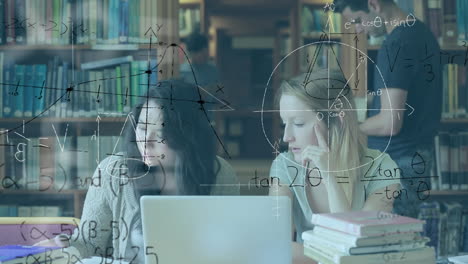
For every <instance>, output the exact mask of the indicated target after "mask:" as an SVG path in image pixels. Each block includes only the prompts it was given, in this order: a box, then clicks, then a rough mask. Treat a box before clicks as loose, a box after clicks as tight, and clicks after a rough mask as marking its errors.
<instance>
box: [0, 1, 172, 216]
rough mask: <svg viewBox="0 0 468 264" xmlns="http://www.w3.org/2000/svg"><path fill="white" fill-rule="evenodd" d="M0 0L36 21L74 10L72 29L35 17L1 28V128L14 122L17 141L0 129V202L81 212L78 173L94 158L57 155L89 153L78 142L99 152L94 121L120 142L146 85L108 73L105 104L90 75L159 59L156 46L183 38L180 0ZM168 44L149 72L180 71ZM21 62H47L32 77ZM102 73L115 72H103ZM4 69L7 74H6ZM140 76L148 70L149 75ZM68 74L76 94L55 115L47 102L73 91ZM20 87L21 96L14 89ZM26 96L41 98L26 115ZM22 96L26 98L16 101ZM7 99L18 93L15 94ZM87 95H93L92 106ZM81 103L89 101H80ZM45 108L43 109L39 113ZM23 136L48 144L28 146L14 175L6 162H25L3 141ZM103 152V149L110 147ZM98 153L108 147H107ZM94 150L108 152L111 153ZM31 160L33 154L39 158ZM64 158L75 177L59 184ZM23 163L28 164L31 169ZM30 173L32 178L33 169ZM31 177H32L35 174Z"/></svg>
mask: <svg viewBox="0 0 468 264" xmlns="http://www.w3.org/2000/svg"><path fill="white" fill-rule="evenodd" d="M0 3H2V4H4V5H8V4H10V5H11V4H14V5H15V6H14V7H15V8H16V10H17V12H15V13H9V12H5V13H4V14H3V13H2V15H5V16H8V17H4V20H5V21H9V20H8V19H12V17H11V16H12V15H18V16H23V15H24V16H25V18H29V19H30V21H35V22H36V21H37V22H38V23H39V22H40V21H47V20H49V21H55V20H56V19H55V18H56V17H63V18H67V17H68V18H69V19H68V20H64V21H61V22H63V23H62V25H64V26H68V28H69V30H68V32H67V33H63V34H57V33H54V32H53V31H52V32H49V30H47V29H46V28H44V27H42V26H41V27H38V28H36V29H35V30H33V28H32V27H27V28H21V27H14V28H13V27H2V28H0V41H1V43H0V53H1V54H2V55H1V56H0V57H1V62H0V66H1V69H0V76H1V79H2V80H1V83H2V89H1V95H0V103H1V105H0V106H1V107H0V128H1V129H2V130H5V129H13V128H17V130H15V131H11V132H10V133H9V134H8V137H9V140H11V141H10V142H15V143H13V144H11V143H9V144H5V143H6V142H7V141H6V139H5V135H2V136H0V138H1V142H2V146H0V163H1V164H0V165H1V166H0V183H1V184H0V195H1V197H2V201H1V202H0V209H1V210H0V212H2V213H4V212H5V208H6V209H7V210H8V209H9V208H8V207H16V209H15V208H12V209H14V210H16V212H17V210H18V207H22V208H23V209H27V208H28V207H44V206H49V205H50V206H52V207H53V208H52V209H58V210H55V212H57V216H74V217H78V218H79V217H81V212H82V206H83V204H84V199H85V197H86V185H82V186H80V185H79V183H78V182H77V181H78V180H79V179H80V178H81V179H82V180H83V179H86V177H90V176H92V173H93V171H94V169H95V165H96V164H94V165H93V163H92V162H90V161H88V163H87V164H85V165H86V166H84V167H86V168H84V169H83V170H82V168H77V167H76V165H75V166H74V167H70V168H66V166H65V165H64V164H63V163H61V162H64V161H63V160H61V159H63V158H64V157H61V156H65V157H68V158H70V157H73V158H75V159H80V158H83V156H80V155H81V154H76V153H75V154H71V153H72V152H73V148H74V149H75V150H76V149H84V148H88V147H89V152H90V153H91V152H93V151H94V149H92V147H94V146H91V142H90V141H89V138H92V137H93V135H96V130H97V127H99V128H98V129H99V135H100V136H101V140H104V142H106V140H107V142H108V143H109V144H108V145H114V143H115V137H116V136H118V135H119V133H120V131H121V129H122V126H123V125H124V123H125V121H126V112H128V110H129V109H130V107H131V106H133V105H134V104H135V103H136V101H137V100H136V99H137V98H138V96H140V95H141V94H142V93H143V91H142V89H141V88H140V87H139V85H138V83H139V81H140V80H139V79H137V80H136V82H134V83H131V80H130V78H120V79H122V81H119V82H118V81H116V79H114V80H115V81H114V82H112V83H111V82H109V83H107V84H105V83H102V87H107V88H108V89H109V90H108V91H109V92H108V93H107V95H105V94H106V93H104V92H103V93H102V94H101V97H100V99H101V100H102V101H103V102H105V101H106V100H107V105H106V108H104V109H100V108H99V104H97V105H96V101H97V98H98V97H99V96H98V95H99V92H97V91H98V90H96V88H98V86H99V85H98V84H97V81H96V82H89V81H90V80H91V81H92V80H98V79H99V80H100V79H106V78H107V79H108V80H112V76H130V75H133V74H134V73H135V72H136V73H137V74H138V73H139V72H144V70H145V69H146V68H147V59H148V56H150V57H151V58H152V60H153V62H152V65H155V63H156V61H159V60H160V57H157V56H158V55H159V54H161V53H162V51H164V50H165V49H167V48H168V46H169V44H170V43H178V42H179V41H178V39H179V34H178V33H179V32H178V30H176V29H177V28H178V19H175V18H177V15H178V10H179V3H178V1H175V0H169V1H166V0H165V1H151V0H142V1H131V2H130V1H115V0H103V1H82V0H77V1H65V0H63V1H62V0H60V1H47V2H46V1H24V0H20V1H0ZM41 5H44V6H41ZM49 5H51V6H49ZM7 7H8V6H6V8H7ZM59 7H60V8H59ZM106 10H107V11H106ZM22 12H24V14H22ZM59 33H61V32H59ZM150 38H151V44H150ZM168 53H169V54H168V55H167V56H166V58H165V59H164V61H162V63H161V64H160V65H159V66H158V71H156V72H153V73H152V76H153V77H152V78H151V82H156V81H157V80H158V79H166V78H169V77H171V75H172V73H171V71H170V70H169V69H170V68H171V67H175V68H176V70H175V71H174V74H177V72H178V62H176V63H175V64H172V63H171V58H172V56H174V55H172V54H171V53H172V52H168ZM129 56H131V59H129V60H128V61H125V60H123V61H121V62H116V63H115V64H114V65H108V66H107V67H104V68H105V69H106V70H104V68H90V69H88V70H85V69H82V68H81V66H82V65H83V64H85V63H89V62H95V61H100V62H102V61H103V60H108V59H114V58H128V57H129ZM54 60H55V61H54ZM137 61H141V64H140V65H138V64H137V63H136V62H137ZM54 62H55V63H56V64H55V65H54V64H53V63H54ZM144 64H146V66H144ZM18 65H22V67H24V68H25V69H36V68H35V67H36V65H44V66H45V72H44V74H45V75H44V76H43V77H41V76H40V75H35V74H37V73H40V72H39V71H37V72H36V71H33V73H32V75H31V76H32V77H31V78H32V81H31V82H29V83H27V80H28V78H29V77H27V75H26V74H28V72H27V71H25V72H24V73H23V75H20V74H18V75H17V74H16V73H17V71H16V69H20V68H18V67H17V66H18ZM65 65H66V66H65ZM132 65H133V66H134V68H133V69H132V68H131V66H132ZM138 66H140V67H138ZM37 68H39V67H37ZM140 68H141V69H140ZM59 69H60V71H61V72H59ZM132 70H134V72H132ZM105 71H106V72H105ZM5 72H9V74H8V75H6V74H5ZM12 72H13V73H12ZM91 73H92V74H91ZM119 73H120V75H119ZM74 74H75V75H74ZM99 74H101V78H96V77H99V76H100V75H99ZM102 74H104V75H105V74H111V75H108V76H107V77H106V76H104V75H102ZM49 75H50V76H49ZM7 76H8V78H6V77H7ZM143 76H144V77H146V75H143ZM54 78H55V79H54ZM59 78H61V79H59ZM124 79H128V80H127V81H128V82H127V81H123V80H124ZM17 80H18V81H20V84H21V83H23V82H24V84H23V85H19V86H20V87H21V88H20V89H19V92H18V94H17V96H14V95H13V94H9V93H8V92H12V91H14V85H13V84H16V83H17ZM141 81H142V80H141ZM43 82H44V83H43ZM42 83H43V84H42ZM72 83H73V84H74V86H73V87H74V89H73V91H72V92H71V93H70V98H69V99H70V101H68V102H67V101H65V100H59V101H58V104H57V105H56V107H57V108H60V107H61V106H62V104H63V107H64V108H63V112H61V113H59V114H56V113H57V112H58V110H57V109H55V112H56V113H54V115H51V113H52V112H51V111H54V110H53V109H52V108H51V109H48V106H50V105H53V102H55V101H54V100H56V99H59V98H60V96H62V95H63V98H62V99H67V93H66V91H65V89H66V88H67V87H69V85H70V84H72ZM144 83H146V82H144ZM41 84H42V85H41ZM93 85H94V86H95V87H93ZM96 85H97V86H96ZM108 85H109V86H108ZM110 85H112V86H110ZM131 86H133V90H131V88H128V89H127V91H130V92H133V93H131V94H130V95H132V96H130V97H128V96H127V95H126V93H125V90H126V89H125V87H131ZM41 87H44V88H46V89H43V91H45V92H44V94H43V95H44V96H43V98H44V99H43V100H44V101H43V102H42V105H40V104H39V105H36V101H35V100H39V99H37V97H40V96H39V95H40V94H38V93H39V91H40V88H41ZM29 88H30V89H29ZM111 88H112V89H113V90H111ZM53 91H56V92H53ZM41 95H42V94H41ZM133 95H134V96H133ZM20 97H21V99H18V98H20ZM28 97H32V98H33V100H32V101H33V107H35V108H33V109H34V110H33V113H32V114H31V115H25V110H26V109H25V107H29V105H28V104H27V102H28V101H26V100H29V99H28ZM12 98H13V99H12ZM133 98H135V99H133ZM52 99H54V100H52ZM127 99H128V101H127ZM17 100H18V101H17ZM132 100H133V101H132ZM19 101H21V102H23V103H24V104H21V105H18V104H16V103H17V102H19ZM10 102H12V103H11V104H10ZM91 105H94V108H93V107H91ZM5 106H9V107H10V108H11V110H10V112H8V113H7V114H5V111H4V107H5ZM85 107H88V108H87V109H83V108H85ZM83 110H84V112H83ZM16 111H18V112H19V113H20V114H19V115H18V116H15V115H14V112H16ZM36 111H37V113H36ZM42 111H45V112H44V113H43V114H41V115H40V116H37V114H38V113H39V112H42ZM80 111H81V112H80ZM98 112H99V113H100V114H99V120H97V119H96V118H97V113H98ZM109 112H111V113H109ZM23 124H24V125H23ZM23 127H24V130H23ZM15 132H17V133H18V134H20V135H17V134H16V133H15ZM65 134H66V135H67V136H68V140H67V141H66V142H65V140H64V137H63V136H64V135H65ZM39 138H42V139H39ZM42 140H44V141H42ZM113 140H114V141H113ZM20 142H21V143H24V144H25V145H27V143H28V142H34V144H40V143H39V142H42V143H44V144H46V145H47V146H48V147H49V148H40V150H37V151H34V152H33V151H31V152H30V150H28V152H27V153H28V154H27V155H26V158H25V161H24V163H25V164H26V165H21V164H20V166H22V167H21V168H20V167H16V168H15V170H16V171H18V172H19V170H18V169H20V170H23V171H22V172H21V173H22V174H20V175H22V176H18V177H19V178H14V177H17V175H16V174H14V175H10V172H11V171H8V170H9V169H12V168H13V167H14V166H17V165H18V164H16V163H21V162H19V161H18V160H17V159H15V158H13V159H11V154H12V152H11V151H10V150H6V148H8V146H7V145H14V147H17V146H18V145H20ZM80 142H81V143H83V142H85V144H86V146H82V145H80ZM61 147H63V148H64V151H62V152H60V148H61ZM14 151H16V150H14ZM103 152H104V153H105V151H103ZM107 152H109V151H107ZM13 154H14V153H13ZM101 154H103V153H102V152H101ZM9 155H10V156H9ZM28 155H30V156H28ZM101 156H102V155H101ZM98 158H99V159H102V158H105V154H104V156H102V157H98ZM31 160H35V162H32V161H31ZM72 160H73V159H72ZM58 164H60V166H62V165H63V167H64V168H61V169H63V170H64V171H65V170H67V169H69V170H67V173H68V176H67V175H66V177H69V179H66V180H67V181H69V182H67V183H66V184H65V183H64V185H63V187H64V188H60V187H62V186H57V184H59V185H61V184H62V183H61V182H60V181H61V180H63V179H60V178H59V177H63V174H61V171H58V170H57V169H58V167H57V166H58ZM29 166H30V167H29ZM26 168H27V170H28V173H27V174H25V173H26ZM25 175H27V176H25ZM39 175H40V176H39ZM22 177H24V178H22ZM28 177H29V178H28ZM31 177H33V178H34V177H36V178H35V179H32V178H31ZM12 180H14V182H13V181H12ZM31 180H32V181H31ZM26 181H27V182H26ZM33 181H35V182H34V183H32V182H33ZM13 183H15V184H13ZM16 183H17V185H16ZM44 186H46V188H44ZM5 187H7V188H5ZM10 209H11V208H10ZM49 209H50V208H49ZM14 210H13V211H14ZM2 216H3V215H2ZM48 216H50V215H48Z"/></svg>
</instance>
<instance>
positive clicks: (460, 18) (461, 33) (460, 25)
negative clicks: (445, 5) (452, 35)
mask: <svg viewBox="0 0 468 264" xmlns="http://www.w3.org/2000/svg"><path fill="white" fill-rule="evenodd" d="M464 2H465V0H457V30H458V39H459V40H463V39H464V37H465V15H464V14H465V13H463V12H464V11H465V10H463V5H464V4H463V3H464Z"/></svg>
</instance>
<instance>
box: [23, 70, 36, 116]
mask: <svg viewBox="0 0 468 264" xmlns="http://www.w3.org/2000/svg"><path fill="white" fill-rule="evenodd" d="M23 80H24V87H23V88H24V92H23V93H22V94H23V99H24V111H23V116H24V117H32V114H33V102H34V100H33V98H34V87H33V84H34V67H33V65H25V68H24V79H23Z"/></svg>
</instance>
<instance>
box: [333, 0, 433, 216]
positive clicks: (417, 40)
mask: <svg viewBox="0 0 468 264" xmlns="http://www.w3.org/2000/svg"><path fill="white" fill-rule="evenodd" d="M334 5H335V12H340V13H342V15H343V17H344V19H345V21H346V22H345V23H348V25H350V24H354V25H355V27H356V32H357V33H361V32H364V33H366V34H368V35H371V36H378V35H379V34H381V33H386V34H387V36H386V39H385V41H384V42H383V43H382V46H381V48H380V49H379V51H378V54H377V59H376V64H377V66H378V68H376V69H375V71H374V72H375V76H374V83H373V84H370V85H369V91H370V92H371V93H372V94H374V95H377V96H374V98H373V100H372V103H371V106H370V109H369V110H368V118H367V119H366V120H365V122H363V123H362V124H361V125H360V128H361V130H362V131H363V132H364V133H365V134H366V135H368V147H369V148H373V149H378V150H380V151H382V152H386V153H388V154H389V155H390V156H391V157H392V159H393V160H395V162H396V163H397V165H398V167H399V168H400V169H401V170H399V171H400V172H401V176H400V175H392V177H401V178H404V179H402V180H401V182H402V188H404V189H406V190H407V192H402V195H401V196H400V197H399V198H398V199H395V204H394V211H395V213H397V214H401V215H407V216H411V217H417V216H418V206H419V204H420V202H421V197H419V196H418V193H417V191H418V190H425V189H429V187H430V178H429V177H428V176H431V171H430V168H431V166H430V165H431V164H432V160H433V138H434V136H435V134H436V133H437V129H438V127H439V122H440V118H441V108H442V101H441V99H442V72H441V67H440V64H439V61H438V55H439V53H440V47H439V44H438V43H437V40H436V38H435V37H434V35H433V33H432V32H431V31H430V29H429V28H428V27H427V26H426V25H425V24H423V23H422V22H421V21H419V20H416V19H415V18H414V16H412V15H409V14H407V13H405V12H404V11H402V10H401V9H400V8H399V7H398V6H397V5H396V4H395V3H394V2H393V0H335V1H334ZM379 21H380V23H379ZM345 25H346V24H345ZM382 28H383V29H385V30H382ZM413 108H414V109H413ZM382 173H383V172H382ZM413 177H414V179H409V178H413ZM421 185H422V187H421ZM418 188H419V189H418ZM406 193H407V194H408V196H406V195H405V194H406ZM367 195H369V194H367Z"/></svg>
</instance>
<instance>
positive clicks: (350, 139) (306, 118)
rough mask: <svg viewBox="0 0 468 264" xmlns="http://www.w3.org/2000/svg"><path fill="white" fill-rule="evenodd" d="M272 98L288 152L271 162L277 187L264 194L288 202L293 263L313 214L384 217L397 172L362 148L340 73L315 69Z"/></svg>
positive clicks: (395, 189)
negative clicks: (366, 212)
mask: <svg viewBox="0 0 468 264" xmlns="http://www.w3.org/2000/svg"><path fill="white" fill-rule="evenodd" d="M277 99H278V101H279V110H280V111H279V112H280V116H281V119H282V122H283V124H284V136H283V141H284V142H285V143H287V144H288V151H287V152H284V153H281V154H280V155H278V157H277V158H276V159H275V160H274V161H273V164H272V166H271V170H270V177H275V178H273V179H272V182H279V184H276V185H272V186H271V187H270V192H269V193H270V195H286V196H289V197H290V198H291V201H293V212H292V213H293V224H294V226H293V228H294V229H295V233H296V236H295V238H293V240H295V241H296V242H295V243H294V245H293V249H294V252H293V256H294V261H295V262H294V263H299V262H300V263H302V262H306V261H307V259H306V258H305V257H304V254H303V248H302V245H301V243H302V239H301V234H302V232H304V231H306V230H310V229H313V225H312V224H311V222H310V220H311V218H312V214H313V213H334V212H346V211H354V210H373V211H376V210H381V211H389V212H390V211H392V208H393V199H394V196H395V195H394V194H395V193H398V189H399V188H400V181H399V179H398V178H399V177H400V171H399V170H398V168H397V165H396V164H395V162H394V161H393V160H392V159H391V158H390V156H389V155H387V154H384V153H381V152H380V151H378V150H372V149H368V148H366V146H365V144H364V143H363V138H362V136H361V134H360V132H359V126H358V121H357V114H356V109H355V107H354V102H353V98H352V92H351V89H350V88H349V86H347V81H346V79H345V78H344V77H343V75H342V74H340V73H338V72H334V71H331V72H328V71H327V70H320V71H317V72H313V73H311V74H308V75H303V76H300V77H297V78H295V79H292V80H289V81H285V82H284V83H283V84H282V85H281V87H280V89H279V90H278V93H277ZM384 172H386V173H384ZM389 172H392V175H390V174H389ZM274 180H276V181H274ZM293 233H294V232H293ZM309 261H310V259H309Z"/></svg>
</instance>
